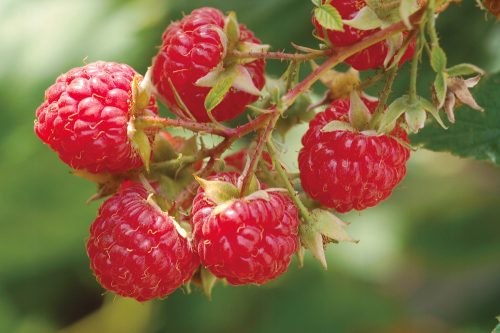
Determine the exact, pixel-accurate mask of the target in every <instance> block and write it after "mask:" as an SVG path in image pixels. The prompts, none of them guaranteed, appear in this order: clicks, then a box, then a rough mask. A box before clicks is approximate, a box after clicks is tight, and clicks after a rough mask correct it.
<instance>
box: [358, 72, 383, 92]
mask: <svg viewBox="0 0 500 333" xmlns="http://www.w3.org/2000/svg"><path fill="white" fill-rule="evenodd" d="M386 74H387V73H386V72H385V71H383V70H381V71H378V72H377V73H376V74H374V75H372V76H370V77H367V78H366V79H364V80H363V81H362V82H361V83H360V84H359V86H358V89H359V90H365V89H366V88H368V87H371V86H372V85H374V84H375V83H377V82H378V81H380V80H382V79H383V78H384V76H385V75H386Z"/></svg>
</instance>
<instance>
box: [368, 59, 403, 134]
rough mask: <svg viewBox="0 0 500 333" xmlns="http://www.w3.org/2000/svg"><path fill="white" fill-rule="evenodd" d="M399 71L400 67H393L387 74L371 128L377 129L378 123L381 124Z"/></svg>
mask: <svg viewBox="0 0 500 333" xmlns="http://www.w3.org/2000/svg"><path fill="white" fill-rule="evenodd" d="M398 70H399V67H398V66H397V65H396V66H393V67H392V68H391V69H390V70H389V72H388V73H387V77H386V81H385V86H384V89H383V90H382V92H381V94H380V97H379V100H378V105H377V108H376V109H375V112H374V113H373V118H372V120H371V122H370V128H376V127H377V125H378V123H379V122H380V119H381V117H382V116H383V114H384V109H385V106H386V103H387V100H388V99H389V96H390V94H391V91H392V85H393V84H394V79H395V78H396V76H397V75H398ZM377 129H378V128H377Z"/></svg>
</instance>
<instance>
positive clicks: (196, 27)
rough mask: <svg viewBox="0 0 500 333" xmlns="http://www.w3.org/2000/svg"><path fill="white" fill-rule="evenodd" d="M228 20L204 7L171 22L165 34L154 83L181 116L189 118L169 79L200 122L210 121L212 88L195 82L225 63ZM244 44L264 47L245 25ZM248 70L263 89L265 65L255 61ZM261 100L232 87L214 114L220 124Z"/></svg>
mask: <svg viewBox="0 0 500 333" xmlns="http://www.w3.org/2000/svg"><path fill="white" fill-rule="evenodd" d="M224 19H225V17H224V14H222V13H221V12H220V11H219V10H217V9H214V8H200V9H196V10H194V11H193V12H192V13H191V14H189V15H187V16H185V17H184V18H183V19H182V20H180V21H178V22H173V23H171V24H170V25H169V26H168V27H167V29H166V30H165V32H164V33H163V44H162V46H161V49H160V51H159V53H158V55H157V56H156V58H155V59H154V62H153V83H154V85H155V86H156V89H157V91H158V93H159V95H160V96H161V98H162V102H164V103H165V104H166V105H167V106H168V107H169V108H170V110H171V111H172V112H174V113H176V114H177V115H178V116H179V117H186V116H187V115H186V114H184V112H183V111H182V106H181V105H179V103H178V101H177V100H176V98H175V95H174V91H173V90H172V88H171V86H170V82H169V80H170V81H171V82H172V85H173V86H174V87H175V90H176V92H177V94H178V95H179V97H180V99H181V100H182V102H183V103H184V104H185V106H186V107H187V109H188V110H189V112H190V113H191V114H192V115H193V116H194V117H195V118H196V119H197V120H198V121H202V122H208V121H209V117H208V115H207V111H206V109H205V106H204V101H205V97H206V96H207V94H208V92H209V91H210V88H207V87H198V86H196V84H195V83H196V81H198V79H200V78H202V77H204V76H206V75H207V74H208V73H209V72H210V71H212V70H213V69H215V68H216V67H217V66H218V65H219V64H220V63H222V62H223V61H224V59H223V55H224V45H223V43H222V41H221V36H220V33H221V31H220V30H221V29H223V28H224ZM218 30H219V31H218ZM240 41H242V42H252V43H256V44H260V41H259V40H258V39H257V38H255V37H254V35H253V33H252V32H251V31H250V30H248V29H247V28H246V27H245V26H244V25H240ZM244 67H245V68H246V69H247V70H248V72H249V73H250V76H251V78H252V81H253V83H254V85H255V86H256V87H257V88H258V89H262V87H263V86H264V81H265V80H264V67H265V62H264V61H263V60H255V61H252V62H249V63H247V64H245V65H244ZM257 98H258V97H257V96H254V95H251V94H249V93H246V92H243V91H239V90H236V89H234V88H231V90H230V91H229V93H228V94H227V95H226V96H225V97H224V99H223V100H222V102H221V103H220V104H219V105H218V106H217V107H216V108H215V109H213V110H212V115H213V116H214V118H215V119H217V120H218V121H224V120H229V119H232V118H235V117H236V116H238V115H239V114H241V113H242V112H243V111H244V110H245V107H246V105H248V104H251V103H253V102H255V101H256V100H257Z"/></svg>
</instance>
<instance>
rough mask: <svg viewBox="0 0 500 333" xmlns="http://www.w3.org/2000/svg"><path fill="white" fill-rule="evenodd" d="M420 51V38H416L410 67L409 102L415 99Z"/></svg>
mask: <svg viewBox="0 0 500 333" xmlns="http://www.w3.org/2000/svg"><path fill="white" fill-rule="evenodd" d="M421 53H422V45H421V38H418V39H417V45H416V50H415V54H414V55H413V59H412V60H411V69H410V89H409V95H410V103H414V102H415V101H416V100H417V77H418V62H419V61H420V54H421Z"/></svg>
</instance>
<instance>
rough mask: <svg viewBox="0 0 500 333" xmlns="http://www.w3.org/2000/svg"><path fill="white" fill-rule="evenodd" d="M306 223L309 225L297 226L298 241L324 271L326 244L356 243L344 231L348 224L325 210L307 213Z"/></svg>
mask: <svg viewBox="0 0 500 333" xmlns="http://www.w3.org/2000/svg"><path fill="white" fill-rule="evenodd" d="M308 221H309V223H302V224H301V225H300V226H299V236H300V241H301V243H302V245H303V246H304V247H305V248H306V249H308V250H309V251H311V254H312V255H313V256H314V258H316V259H318V260H319V262H320V263H321V265H322V266H323V267H324V268H325V269H326V268H327V263H326V257H325V245H326V243H330V242H333V243H338V242H352V243H357V241H356V240H354V239H353V238H352V237H351V236H349V234H348V233H347V232H346V231H345V229H344V228H345V227H346V226H347V225H348V224H347V223H346V222H344V221H342V220H341V219H339V218H338V217H337V216H335V215H333V214H332V213H330V212H329V211H327V210H323V209H314V210H312V211H311V212H310V213H309V216H308Z"/></svg>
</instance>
